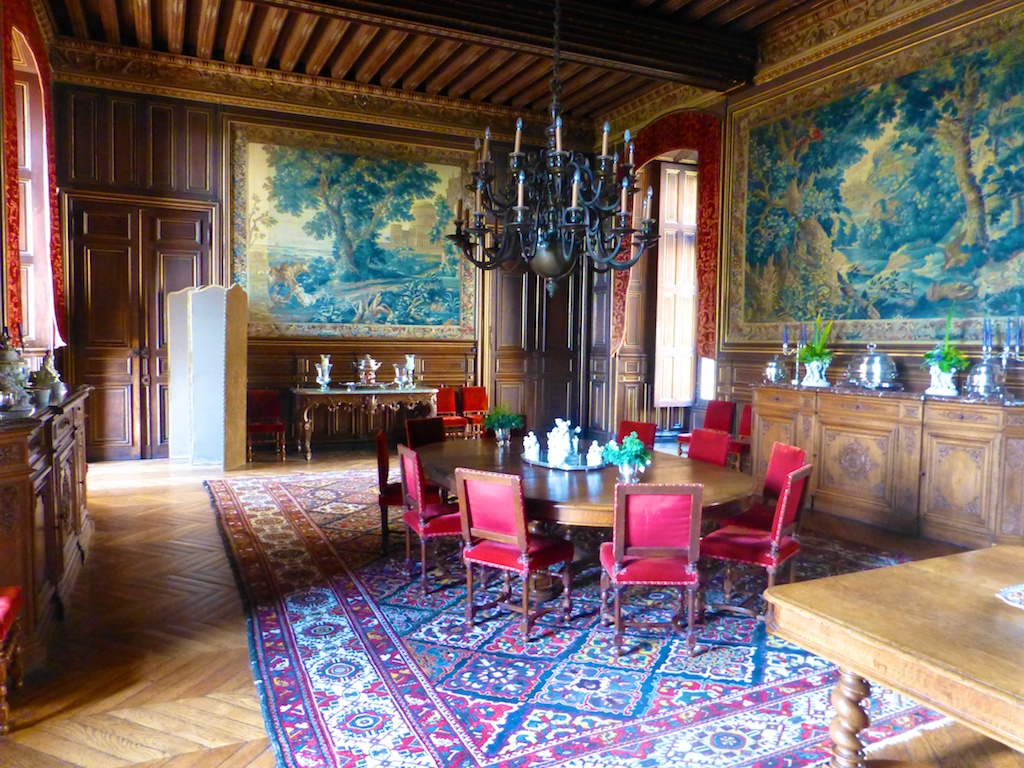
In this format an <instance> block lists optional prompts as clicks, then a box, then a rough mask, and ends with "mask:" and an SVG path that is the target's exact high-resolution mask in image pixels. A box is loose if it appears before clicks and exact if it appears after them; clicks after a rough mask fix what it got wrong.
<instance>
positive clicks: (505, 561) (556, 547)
mask: <svg viewBox="0 0 1024 768" xmlns="http://www.w3.org/2000/svg"><path fill="white" fill-rule="evenodd" d="M528 541H529V548H528V551H527V557H528V559H529V565H528V568H529V570H530V571H539V570H544V569H546V568H550V567H551V566H552V565H555V564H556V563H565V562H570V561H571V560H572V556H573V548H572V542H571V541H566V540H565V539H549V538H548V537H546V536H530V537H529V539H528ZM462 556H463V558H464V559H465V561H466V562H467V563H471V562H472V563H479V564H480V565H487V566H490V567H492V568H501V569H503V570H506V571H516V572H517V573H518V572H520V571H522V570H523V568H524V564H523V563H522V562H520V560H519V547H518V546H517V545H515V544H503V543H501V542H497V541H480V542H477V543H476V544H473V545H472V546H469V547H466V549H465V550H464V551H463V553H462Z"/></svg>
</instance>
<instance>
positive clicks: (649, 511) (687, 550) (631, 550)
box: [612, 483, 704, 563]
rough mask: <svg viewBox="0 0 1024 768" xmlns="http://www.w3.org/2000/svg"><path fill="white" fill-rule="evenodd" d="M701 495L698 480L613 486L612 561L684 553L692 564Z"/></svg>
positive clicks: (696, 550)
mask: <svg viewBox="0 0 1024 768" xmlns="http://www.w3.org/2000/svg"><path fill="white" fill-rule="evenodd" d="M703 494H704V486H702V485H701V484H700V483H682V484H676V485H662V484H655V483H619V484H618V485H616V486H615V507H614V511H613V523H612V526H613V527H612V547H613V550H614V553H615V562H616V563H621V562H622V561H623V560H624V559H625V558H627V557H655V558H656V557H674V556H676V557H677V556H680V555H685V556H686V557H687V558H688V559H689V560H690V562H691V563H695V562H696V560H697V558H698V554H699V551H700V518H701V507H702V504H703Z"/></svg>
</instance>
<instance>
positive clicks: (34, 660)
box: [0, 387, 92, 667]
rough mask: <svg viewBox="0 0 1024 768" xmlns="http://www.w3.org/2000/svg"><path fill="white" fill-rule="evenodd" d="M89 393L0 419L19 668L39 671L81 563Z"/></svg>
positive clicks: (2, 509) (2, 570)
mask: <svg viewBox="0 0 1024 768" xmlns="http://www.w3.org/2000/svg"><path fill="white" fill-rule="evenodd" d="M88 395H89V388H88V387H79V388H77V389H76V390H75V391H74V392H72V393H71V394H69V395H68V396H67V397H66V398H65V399H64V400H63V401H62V402H61V403H60V404H57V405H53V406H50V407H49V408H44V409H42V410H41V411H39V412H37V413H35V414H33V415H32V416H29V417H25V418H16V419H12V418H9V417H8V416H6V415H4V416H2V417H0V583H3V584H14V585H17V586H20V587H21V588H22V590H23V593H24V599H25V607H24V609H23V615H22V620H23V622H24V625H25V640H24V650H25V660H26V663H27V666H29V667H33V666H38V665H39V664H41V663H42V662H43V660H44V659H45V644H46V639H47V637H48V635H49V634H50V631H51V630H52V628H53V621H54V620H55V619H57V618H60V616H62V614H63V606H64V603H65V602H66V601H67V599H68V598H69V596H70V594H71V589H72V587H73V586H74V582H75V579H76V577H77V576H78V573H79V571H80V570H81V567H82V563H83V562H84V560H85V553H86V548H87V546H88V541H89V537H90V535H91V533H92V521H91V520H90V518H89V514H88V510H87V508H86V503H85V501H86V500H85V489H86V480H85V475H86V460H85V418H86V413H85V411H86V403H87V400H88Z"/></svg>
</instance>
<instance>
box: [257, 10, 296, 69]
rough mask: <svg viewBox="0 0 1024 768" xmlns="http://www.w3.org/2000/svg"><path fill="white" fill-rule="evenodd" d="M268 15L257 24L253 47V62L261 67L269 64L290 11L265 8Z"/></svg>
mask: <svg viewBox="0 0 1024 768" xmlns="http://www.w3.org/2000/svg"><path fill="white" fill-rule="evenodd" d="M262 10H265V11H266V15H265V16H264V17H263V19H262V21H259V22H257V24H256V43H255V45H253V49H252V64H253V66H254V67H260V68H261V69H262V68H263V67H265V66H267V62H268V61H270V56H271V55H272V54H273V53H274V47H275V46H276V45H277V38H278V37H280V35H281V30H282V29H284V22H285V19H287V18H288V11H286V10H285V9H284V8H265V9H262Z"/></svg>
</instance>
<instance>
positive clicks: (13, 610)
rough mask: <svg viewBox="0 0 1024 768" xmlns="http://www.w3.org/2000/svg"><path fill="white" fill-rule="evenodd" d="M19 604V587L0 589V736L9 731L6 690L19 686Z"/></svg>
mask: <svg viewBox="0 0 1024 768" xmlns="http://www.w3.org/2000/svg"><path fill="white" fill-rule="evenodd" d="M21 604H22V598H21V587H0V734H4V733H7V732H8V731H9V730H10V725H8V718H9V717H10V709H9V707H8V706H7V689H8V687H10V688H12V689H13V688H17V687H18V686H20V685H21V616H20V612H21ZM8 680H10V683H11V684H10V686H8V685H7V681H8Z"/></svg>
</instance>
